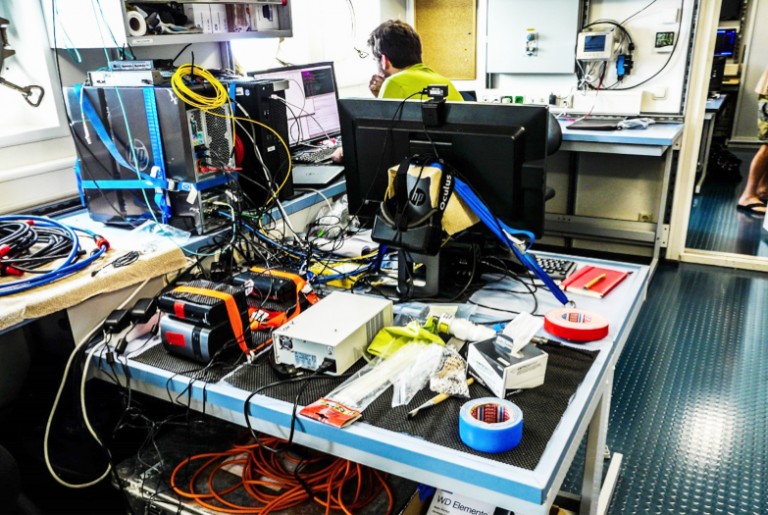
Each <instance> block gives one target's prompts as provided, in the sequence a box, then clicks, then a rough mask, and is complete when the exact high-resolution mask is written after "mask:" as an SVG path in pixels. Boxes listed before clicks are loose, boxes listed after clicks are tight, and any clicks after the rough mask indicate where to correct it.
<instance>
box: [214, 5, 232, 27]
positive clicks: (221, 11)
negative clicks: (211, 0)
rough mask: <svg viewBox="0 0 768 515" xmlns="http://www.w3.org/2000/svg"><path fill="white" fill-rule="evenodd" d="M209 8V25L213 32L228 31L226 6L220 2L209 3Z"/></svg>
mask: <svg viewBox="0 0 768 515" xmlns="http://www.w3.org/2000/svg"><path fill="white" fill-rule="evenodd" d="M210 8H211V26H212V28H213V32H214V34H219V33H221V32H229V23H228V22H227V6H226V5H222V4H210Z"/></svg>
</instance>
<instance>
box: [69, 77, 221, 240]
mask: <svg viewBox="0 0 768 515" xmlns="http://www.w3.org/2000/svg"><path fill="white" fill-rule="evenodd" d="M65 98H66V101H67V111H68V113H69V117H70V119H71V121H72V125H71V130H72V132H73V136H74V139H75V145H76V148H77V153H78V157H79V159H78V163H77V165H76V167H75V172H76V174H77V179H78V187H79V189H80V195H81V198H82V201H83V204H84V205H85V206H86V207H87V209H88V212H89V214H90V216H91V218H93V219H94V220H97V221H100V222H104V223H108V224H116V225H137V224H139V223H141V222H143V221H144V220H152V219H154V220H156V221H158V222H163V223H167V224H170V225H173V226H175V227H179V228H181V229H184V230H187V231H191V232H195V233H198V234H203V233H206V232H210V231H211V230H213V229H215V228H217V227H219V226H221V225H222V224H223V223H225V221H224V220H223V219H221V218H219V217H210V216H208V215H207V213H208V212H210V211H211V210H212V209H211V203H212V202H214V201H224V200H226V198H225V196H224V195H225V194H224V190H225V189H226V186H227V183H228V182H230V181H233V180H236V175H234V174H226V173H224V171H222V170H223V169H225V168H229V169H231V168H233V167H234V161H233V157H232V151H231V150H232V132H231V122H230V121H229V120H228V119H226V118H224V117H218V116H214V115H211V114H207V113H204V112H202V111H200V110H198V109H195V108H192V107H189V106H187V105H186V104H184V103H183V102H182V101H181V100H179V98H178V97H177V96H176V95H175V93H174V92H173V90H172V89H171V88H170V87H110V88H99V87H89V86H86V87H80V86H75V87H73V88H65ZM229 109H230V108H229V106H228V105H227V106H223V107H220V108H217V109H216V110H214V111H220V113H219V114H222V115H224V114H229ZM209 168H214V169H218V170H217V171H206V169H209Z"/></svg>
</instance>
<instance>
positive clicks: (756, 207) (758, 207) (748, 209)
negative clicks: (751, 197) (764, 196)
mask: <svg viewBox="0 0 768 515" xmlns="http://www.w3.org/2000/svg"><path fill="white" fill-rule="evenodd" d="M736 209H737V210H738V211H741V212H743V213H749V214H751V215H764V214H765V211H766V205H765V204H764V203H762V202H752V203H750V204H746V205H744V206H742V205H741V204H736Z"/></svg>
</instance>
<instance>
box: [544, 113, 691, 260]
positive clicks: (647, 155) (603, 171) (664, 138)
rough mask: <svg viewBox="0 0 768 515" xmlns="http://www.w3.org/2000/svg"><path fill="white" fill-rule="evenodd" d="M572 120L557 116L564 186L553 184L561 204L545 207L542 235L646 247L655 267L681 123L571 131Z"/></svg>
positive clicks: (663, 235)
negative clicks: (544, 222) (633, 128)
mask: <svg viewBox="0 0 768 515" xmlns="http://www.w3.org/2000/svg"><path fill="white" fill-rule="evenodd" d="M570 123H571V122H566V121H563V120H561V121H560V126H561V129H562V133H563V142H562V145H561V146H560V151H559V153H561V154H566V155H567V156H568V159H566V160H565V161H566V164H565V167H566V168H567V174H566V175H567V178H566V180H565V181H564V184H562V186H563V188H564V189H565V191H564V192H560V191H559V189H560V185H556V186H555V189H556V190H557V196H563V197H564V198H565V200H562V201H560V202H561V204H559V206H560V208H559V209H556V210H553V209H550V208H549V206H548V208H547V214H546V226H545V234H546V235H547V236H558V237H565V238H574V239H578V238H583V239H585V240H593V241H599V242H609V243H618V244H629V245H639V246H642V247H649V248H650V251H649V255H650V258H651V260H650V264H651V270H652V271H653V270H654V269H655V267H656V264H657V262H658V259H659V257H660V255H661V248H662V247H664V246H665V245H666V237H667V233H668V226H667V225H665V223H664V219H665V215H666V203H667V202H666V201H667V194H668V192H669V185H670V177H671V172H672V166H673V156H674V150H675V149H677V148H678V147H679V143H680V139H681V137H682V133H683V124H681V123H656V124H652V125H650V126H648V128H646V129H641V130H609V131H603V130H601V131H595V130H569V129H568V128H567V126H568V125H569V124H570ZM561 159H562V158H561ZM549 174H550V170H549V169H548V175H549ZM582 189H583V190H584V191H582ZM557 196H556V198H557ZM640 197H642V199H640ZM641 200H642V201H644V202H645V203H641V202H640V201H641ZM555 203H557V201H556V202H555ZM637 205H640V206H647V207H639V208H635V207H634V206H637ZM634 209H637V211H640V212H643V213H644V214H643V216H639V214H638V213H637V212H635V210H634ZM646 209H647V213H646ZM628 253H633V251H631V250H630V251H629V252H628Z"/></svg>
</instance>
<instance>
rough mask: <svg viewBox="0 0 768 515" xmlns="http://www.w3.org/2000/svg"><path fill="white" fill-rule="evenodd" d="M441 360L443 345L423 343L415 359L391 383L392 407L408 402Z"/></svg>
mask: <svg viewBox="0 0 768 515" xmlns="http://www.w3.org/2000/svg"><path fill="white" fill-rule="evenodd" d="M442 362H443V346H442V345H437V344H434V343H432V344H429V345H424V348H423V349H421V351H420V352H419V354H418V356H417V357H416V360H415V361H414V362H413V364H412V365H411V366H410V367H408V369H407V370H405V371H404V372H403V373H402V374H400V376H399V377H398V378H397V379H396V380H395V382H394V383H393V385H392V388H393V389H392V407H393V408H396V407H398V406H402V405H404V404H408V403H409V402H411V399H413V396H414V395H416V394H417V393H418V392H419V390H421V389H422V388H424V387H425V386H427V383H428V382H429V379H430V377H431V376H432V375H433V374H434V373H436V372H437V369H438V367H440V365H441V364H442Z"/></svg>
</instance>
